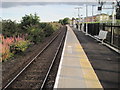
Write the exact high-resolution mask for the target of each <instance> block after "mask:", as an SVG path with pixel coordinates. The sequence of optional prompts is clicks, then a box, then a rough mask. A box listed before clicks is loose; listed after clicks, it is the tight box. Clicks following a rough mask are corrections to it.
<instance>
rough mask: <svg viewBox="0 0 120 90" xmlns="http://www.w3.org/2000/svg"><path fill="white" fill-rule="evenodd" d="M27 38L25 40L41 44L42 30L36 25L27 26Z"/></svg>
mask: <svg viewBox="0 0 120 90" xmlns="http://www.w3.org/2000/svg"><path fill="white" fill-rule="evenodd" d="M27 32H28V36H27V39H28V40H30V41H31V42H33V43H35V44H36V43H38V42H41V41H42V39H43V38H44V32H43V29H40V28H39V26H38V25H34V26H29V27H28V28H27Z"/></svg>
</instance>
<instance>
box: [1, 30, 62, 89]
mask: <svg viewBox="0 0 120 90" xmlns="http://www.w3.org/2000/svg"><path fill="white" fill-rule="evenodd" d="M61 32H62V31H60V32H59V33H58V34H57V35H56V36H55V37H53V38H52V40H51V41H50V42H49V43H48V44H47V45H46V46H45V47H44V48H43V49H42V50H41V51H40V52H39V53H38V54H37V55H36V56H35V57H34V58H33V59H32V60H31V61H30V62H29V63H28V64H27V65H26V66H25V67H24V68H23V69H22V70H21V71H20V72H19V73H18V74H17V75H16V76H15V77H14V78H13V79H12V80H11V81H10V82H8V83H7V84H6V85H5V86H4V87H2V89H1V90H6V89H7V88H8V87H9V86H10V85H11V84H12V83H13V82H14V81H15V80H16V79H17V78H18V77H19V76H20V75H21V74H22V72H23V71H25V70H26V69H27V67H28V66H30V65H31V64H32V62H33V61H34V60H35V59H36V58H37V57H38V56H39V55H40V54H42V52H44V51H45V50H46V49H47V48H48V47H49V45H50V44H51V43H52V42H53V41H54V40H55V39H56V38H57V36H58V35H59V34H60V33H61Z"/></svg>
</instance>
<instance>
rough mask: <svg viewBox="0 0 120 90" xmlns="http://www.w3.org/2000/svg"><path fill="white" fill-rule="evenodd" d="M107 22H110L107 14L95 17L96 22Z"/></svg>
mask: <svg viewBox="0 0 120 90" xmlns="http://www.w3.org/2000/svg"><path fill="white" fill-rule="evenodd" d="M108 20H110V17H109V15H108V14H104V13H102V14H97V15H96V21H108Z"/></svg>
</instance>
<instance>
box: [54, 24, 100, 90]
mask: <svg viewBox="0 0 120 90" xmlns="http://www.w3.org/2000/svg"><path fill="white" fill-rule="evenodd" d="M67 28H68V31H67V35H66V39H65V44H64V49H63V53H62V57H61V62H60V65H59V69H58V73H57V77H56V81H55V85H54V88H102V85H101V83H100V81H99V79H98V77H97V75H96V73H95V72H94V70H93V68H92V66H91V64H90V62H89V60H88V58H87V56H86V54H85V52H84V50H83V48H82V46H81V44H80V43H79V41H78V39H77V37H76V36H75V34H74V32H73V30H72V29H71V28H70V27H69V26H67Z"/></svg>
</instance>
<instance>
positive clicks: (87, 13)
mask: <svg viewBox="0 0 120 90" xmlns="http://www.w3.org/2000/svg"><path fill="white" fill-rule="evenodd" d="M87 17H88V9H87V5H86V35H88V27H87V21H88V20H87Z"/></svg>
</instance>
